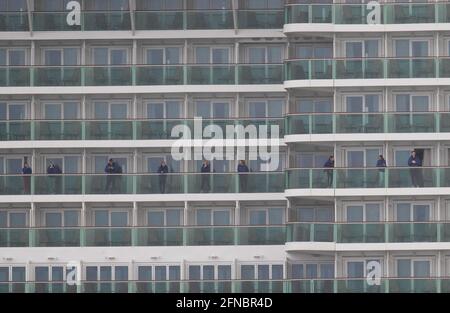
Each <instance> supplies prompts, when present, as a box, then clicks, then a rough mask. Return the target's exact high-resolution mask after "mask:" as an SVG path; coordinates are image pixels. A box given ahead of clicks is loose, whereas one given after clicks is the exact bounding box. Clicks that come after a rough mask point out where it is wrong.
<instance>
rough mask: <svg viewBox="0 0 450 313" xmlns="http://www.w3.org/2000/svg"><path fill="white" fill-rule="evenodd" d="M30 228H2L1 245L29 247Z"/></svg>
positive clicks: (0, 231)
mask: <svg viewBox="0 0 450 313" xmlns="http://www.w3.org/2000/svg"><path fill="white" fill-rule="evenodd" d="M29 231H30V230H29V229H28V228H0V247H28V246H29V245H30V241H29V240H30V237H29Z"/></svg>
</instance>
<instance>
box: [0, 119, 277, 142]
mask: <svg viewBox="0 0 450 313" xmlns="http://www.w3.org/2000/svg"><path fill="white" fill-rule="evenodd" d="M200 122H201V129H202V133H201V135H202V138H203V139H210V138H212V137H213V134H212V133H211V135H209V134H208V133H205V132H203V129H204V127H207V126H217V127H218V128H219V129H220V130H221V131H222V134H223V137H224V138H226V137H227V127H228V128H230V129H231V133H233V135H234V137H233V138H236V139H237V138H238V136H240V132H239V128H237V127H238V126H243V127H244V128H243V129H244V130H245V128H246V127H247V126H255V127H256V128H255V130H256V131H257V136H258V138H282V137H283V136H284V119H283V118H254V119H201V120H200V119H197V120H195V119H181V118H179V119H141V120H137V119H127V120H10V121H5V120H4V121H0V141H25V140H153V139H172V140H175V139H180V138H181V135H183V136H184V137H186V136H188V134H187V133H184V134H179V133H178V132H175V133H174V135H173V136H172V130H173V129H174V128H175V127H176V126H183V127H184V126H186V127H188V128H189V130H190V138H191V139H201V138H194V135H195V132H194V127H195V126H194V125H195V123H199V124H200ZM259 126H268V129H267V131H265V129H259V128H258V127H259ZM272 126H278V131H277V129H275V128H274V129H273V132H272V129H271V128H272ZM175 130H176V129H175ZM249 131H250V130H247V133H243V136H246V138H247V137H248V136H249V135H248V134H249ZM215 136H218V135H217V134H215Z"/></svg>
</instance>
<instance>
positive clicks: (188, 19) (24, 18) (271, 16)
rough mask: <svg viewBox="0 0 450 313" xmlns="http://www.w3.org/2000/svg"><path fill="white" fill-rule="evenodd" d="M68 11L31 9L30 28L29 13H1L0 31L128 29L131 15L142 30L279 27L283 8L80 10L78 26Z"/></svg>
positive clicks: (281, 24) (138, 28) (129, 28)
mask: <svg viewBox="0 0 450 313" xmlns="http://www.w3.org/2000/svg"><path fill="white" fill-rule="evenodd" d="M67 15H68V12H66V11H64V12H58V11H53V12H50V11H49V12H46V11H32V12H31V25H32V28H31V29H30V27H29V24H28V12H26V11H24V12H2V13H1V14H0V31H30V30H33V31H130V30H132V18H131V17H132V15H134V22H135V29H136V30H138V31H144V30H212V29H234V28H235V27H236V28H241V29H281V28H283V24H284V21H283V19H284V10H283V9H261V10H255V9H252V10H244V9H242V10H237V12H236V23H235V21H234V17H233V10H230V9H219V10H215V9H213V10H169V11H145V10H138V11H129V10H117V11H82V12H81V16H80V25H69V23H68V22H67Z"/></svg>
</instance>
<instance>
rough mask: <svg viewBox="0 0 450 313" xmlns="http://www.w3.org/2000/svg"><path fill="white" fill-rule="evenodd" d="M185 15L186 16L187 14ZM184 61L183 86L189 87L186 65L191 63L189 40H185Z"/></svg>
mask: <svg viewBox="0 0 450 313" xmlns="http://www.w3.org/2000/svg"><path fill="white" fill-rule="evenodd" d="M184 14H186V12H185V13H184ZM185 20H186V19H185ZM183 59H184V62H183V64H184V66H183V85H187V84H188V79H187V76H188V74H187V71H188V68H187V66H186V64H189V63H190V62H189V60H188V41H187V39H185V40H184V53H183Z"/></svg>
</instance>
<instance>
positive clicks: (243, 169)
mask: <svg viewBox="0 0 450 313" xmlns="http://www.w3.org/2000/svg"><path fill="white" fill-rule="evenodd" d="M237 171H238V173H239V187H240V190H239V192H247V178H248V172H249V169H248V166H247V165H246V164H245V161H244V160H240V161H239V165H238V167H237Z"/></svg>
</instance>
